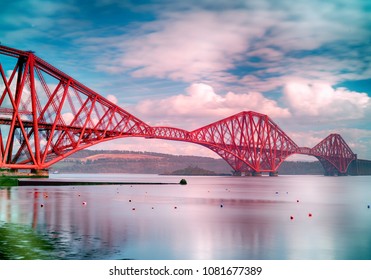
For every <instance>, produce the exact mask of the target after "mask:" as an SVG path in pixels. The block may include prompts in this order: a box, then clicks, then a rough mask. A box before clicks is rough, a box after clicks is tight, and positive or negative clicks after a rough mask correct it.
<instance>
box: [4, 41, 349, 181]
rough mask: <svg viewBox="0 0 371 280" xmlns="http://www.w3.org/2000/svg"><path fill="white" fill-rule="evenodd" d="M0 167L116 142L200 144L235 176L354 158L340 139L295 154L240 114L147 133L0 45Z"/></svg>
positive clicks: (269, 129) (340, 165)
mask: <svg viewBox="0 0 371 280" xmlns="http://www.w3.org/2000/svg"><path fill="white" fill-rule="evenodd" d="M0 74H1V78H0V125H1V126H0V168H7V169H31V170H35V171H37V170H45V169H47V168H49V167H50V166H51V165H53V164H54V163H56V162H58V161H60V160H62V159H64V158H65V157H67V156H69V155H71V154H73V153H75V152H77V151H79V150H82V149H85V148H87V147H90V146H92V145H95V144H98V143H101V142H103V141H108V140H112V139H118V138H123V137H145V138H156V139H166V140H174V141H184V142H190V143H195V144H199V145H202V146H205V147H207V148H209V149H210V150H212V151H214V152H215V153H217V154H218V155H219V156H221V157H222V158H223V159H224V160H225V161H227V162H228V163H229V165H230V166H231V167H232V168H233V170H234V171H235V173H236V174H240V173H241V174H242V173H255V174H256V173H261V172H270V173H271V174H274V173H275V172H277V169H278V167H279V166H280V164H281V163H282V162H283V161H284V160H285V159H286V158H287V157H289V156H290V155H293V154H306V155H311V156H314V157H316V158H318V160H319V161H320V162H321V163H322V165H323V167H324V169H325V173H326V174H329V175H332V174H338V175H342V174H346V173H347V169H348V167H349V165H350V163H351V162H352V161H353V160H355V159H356V155H355V154H354V153H353V152H352V150H351V149H350V148H349V146H348V145H347V144H346V143H345V141H344V139H343V138H342V137H341V136H340V135H339V134H331V135H329V136H328V137H326V138H325V139H324V140H323V141H321V142H320V143H319V144H317V145H316V146H314V147H313V148H305V147H299V146H298V145H297V144H296V143H295V142H294V141H293V140H292V139H290V137H289V136H287V135H286V133H285V132H284V131H282V130H281V129H280V128H279V126H278V125H277V124H276V123H274V122H273V121H272V120H271V119H270V118H269V117H268V116H267V115H263V114H260V113H256V112H251V111H247V112H246V111H244V112H240V113H238V114H236V115H233V116H230V117H228V118H225V119H222V120H220V121H217V122H214V123H212V124H209V125H207V126H204V127H201V128H199V129H196V130H193V131H187V130H183V129H179V128H173V127H154V126H150V125H148V124H146V123H145V122H143V121H142V120H140V119H138V118H136V117H135V116H133V115H132V114H130V113H128V112H127V111H125V110H124V109H122V108H121V107H119V106H117V105H116V104H114V103H112V102H110V101H109V100H107V99H106V98H104V97H102V96H101V95H99V94H98V93H96V92H94V91H93V90H91V89H89V88H88V87H86V86H84V85H83V84H81V83H79V82H78V81H76V80H75V79H73V78H72V77H70V76H68V75H67V74H65V73H63V72H62V71H60V70H58V69H57V68H55V67H54V66H52V65H50V64H49V63H47V62H45V61H44V60H42V59H41V58H39V57H37V56H36V55H34V53H33V52H31V51H21V50H17V49H13V48H9V47H5V46H0Z"/></svg>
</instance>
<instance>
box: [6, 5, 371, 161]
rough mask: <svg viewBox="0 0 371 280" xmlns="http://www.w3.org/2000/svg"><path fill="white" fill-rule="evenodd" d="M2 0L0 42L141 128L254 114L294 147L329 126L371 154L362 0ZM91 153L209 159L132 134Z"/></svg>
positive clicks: (367, 18) (370, 30)
mask: <svg viewBox="0 0 371 280" xmlns="http://www.w3.org/2000/svg"><path fill="white" fill-rule="evenodd" d="M0 2H1V9H0V42H1V44H3V45H6V46H9V47H13V48H17V49H22V50H32V51H35V53H36V55H37V56H39V57H41V58H42V59H44V60H46V61H47V62H49V63H50V64H52V65H53V66H55V67H57V68H59V69H60V70H62V71H63V72H65V73H67V74H68V75H70V76H72V77H73V78H75V79H76V80H78V81H80V82H81V83H83V84H85V85H86V86H88V87H90V88H91V89H93V90H94V91H96V92H98V93H99V94H101V95H102V96H104V97H106V98H108V99H109V100H111V101H113V102H115V103H116V104H118V105H119V106H121V107H122V108H124V109H125V110H127V111H128V112H130V113H132V114H133V115H135V116H136V117H138V118H140V119H141V120H143V121H144V122H146V123H148V124H150V125H166V126H173V127H178V128H182V129H187V130H194V129H197V128H199V127H201V126H204V125H207V124H209V123H211V122H214V121H217V120H219V119H223V118H225V117H228V116H230V115H233V114H236V113H239V112H241V111H256V112H259V113H263V114H267V115H269V116H270V117H271V118H272V119H273V121H274V122H275V123H277V124H278V125H279V126H280V127H281V128H282V129H283V130H284V131H285V132H286V133H287V134H288V135H289V137H290V138H292V139H293V140H294V141H295V142H296V143H297V144H298V145H299V146H306V147H313V146H314V145H316V144H317V143H318V142H320V141H321V140H322V139H323V138H325V137H326V136H327V135H329V134H330V133H339V134H341V135H342V136H343V138H344V139H345V140H346V142H347V143H348V145H349V146H350V147H351V149H352V150H353V152H354V153H356V154H358V158H362V159H370V160H371V121H370V120H371V1H369V0H329V1H322V0H321V1H319V0H313V1H302V0H282V1H276V0H235V1H231V0H188V1H187V0H184V1H171V0H157V1H155V0H147V1H144V0H143V1H134V0H132V1H125V0H87V1H78V0H64V1H55V0H51V1H48V0H13V1H5V0H0ZM93 149H121V150H134V151H150V152H159V153H173V154H180V155H201V156H212V157H218V156H217V155H216V154H214V153H213V152H211V151H209V150H208V149H206V148H204V147H201V146H198V145H195V144H189V143H181V142H171V141H164V140H145V139H140V138H131V139H130V138H128V139H120V140H115V141H110V142H106V143H102V144H99V145H97V146H94V147H93ZM297 158H300V157H297ZM306 158H308V157H306ZM309 158H310V157H309ZM293 159H295V157H293ZM308 160H314V158H310V159H308Z"/></svg>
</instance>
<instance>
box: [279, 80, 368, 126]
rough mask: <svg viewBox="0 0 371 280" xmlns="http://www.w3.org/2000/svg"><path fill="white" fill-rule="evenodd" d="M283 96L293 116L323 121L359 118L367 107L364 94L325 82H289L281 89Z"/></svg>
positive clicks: (364, 113)
mask: <svg viewBox="0 0 371 280" xmlns="http://www.w3.org/2000/svg"><path fill="white" fill-rule="evenodd" d="M283 93H284V99H285V100H286V102H287V105H288V106H289V108H290V111H292V112H293V114H294V115H296V116H299V117H310V120H311V121H313V118H316V119H321V120H323V121H329V122H332V121H339V120H352V119H360V118H363V117H364V116H365V115H366V113H367V111H368V110H370V109H371V106H370V105H371V101H370V97H369V96H368V95H367V94H366V93H360V92H355V91H349V90H347V89H345V88H337V89H334V88H333V87H331V86H330V85H328V84H307V83H303V82H290V83H287V84H286V86H285V88H284V91H283Z"/></svg>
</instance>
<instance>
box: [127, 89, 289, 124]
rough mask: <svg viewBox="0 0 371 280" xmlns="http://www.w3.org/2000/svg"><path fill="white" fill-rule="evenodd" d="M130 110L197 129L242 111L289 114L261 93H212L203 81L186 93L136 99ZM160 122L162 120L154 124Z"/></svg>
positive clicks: (275, 116) (272, 114) (272, 115)
mask: <svg viewBox="0 0 371 280" xmlns="http://www.w3.org/2000/svg"><path fill="white" fill-rule="evenodd" d="M133 111H135V112H136V113H138V115H141V116H142V117H141V118H142V119H144V120H145V119H153V118H158V119H161V120H165V119H167V118H168V117H169V116H170V117H171V119H172V120H173V123H166V125H172V126H177V125H180V127H181V128H186V129H196V128H198V127H194V126H197V125H198V126H201V125H206V124H208V123H207V121H209V122H211V121H216V120H219V119H222V118H226V117H228V116H230V115H234V114H236V113H239V112H241V111H257V112H260V113H263V114H268V115H269V116H270V117H272V118H287V117H290V112H289V111H288V109H286V108H281V107H279V106H278V104H277V102H276V101H274V100H271V99H267V98H265V97H264V96H263V95H262V94H261V93H258V92H249V93H243V94H237V93H234V92H228V93H227V94H225V95H222V94H217V93H215V91H214V89H213V88H212V87H211V86H209V85H207V84H204V83H195V84H192V85H191V86H190V87H188V88H187V90H186V93H185V94H178V95H174V96H171V97H168V98H164V99H146V100H144V101H141V102H139V103H138V105H137V106H136V107H135V108H133ZM185 119H186V120H187V122H186V123H185V121H184V120H185ZM159 124H164V123H158V122H157V123H156V125H159ZM185 126H187V127H185Z"/></svg>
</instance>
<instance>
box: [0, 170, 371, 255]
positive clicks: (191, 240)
mask: <svg viewBox="0 0 371 280" xmlns="http://www.w3.org/2000/svg"><path fill="white" fill-rule="evenodd" d="M111 176H112V175H111ZM110 179H112V177H111V178H110ZM118 179H120V180H122V178H118ZM132 179H133V178H132V177H131V178H130V180H132ZM146 179H147V180H149V179H150V177H146ZM137 180H138V181H140V180H141V178H137ZM152 180H153V178H152ZM156 180H157V181H158V180H159V179H158V177H156ZM163 180H170V179H169V178H168V177H165V178H164V179H163ZM171 180H172V181H177V179H174V178H171ZM370 181H371V178H369V177H342V178H327V177H322V176H320V177H316V176H281V177H278V178H223V177H191V178H189V179H188V183H189V184H188V185H187V186H179V185H135V186H130V185H121V186H120V185H110V186H76V187H72V186H64V187H36V188H35V187H13V188H7V189H1V190H0V223H1V224H0V230H4V229H7V231H3V232H2V234H5V235H9V234H10V233H9V230H8V228H9V227H11V226H10V225H22V226H23V228H27V230H28V233H31V232H32V234H35V235H37V236H38V238H40V240H43V242H46V244H49V245H50V246H49V247H48V250H49V252H48V254H46V255H47V256H48V257H50V258H56V259H58V258H61V259H371V253H370V252H371V236H370V235H369V232H370V230H371V210H369V209H367V204H370V203H369V201H367V199H369V200H371V195H370V194H371V191H370V190H369V187H368V186H369V183H370ZM309 213H310V214H311V216H310V215H309ZM291 216H292V217H293V219H290V217H291ZM17 236H19V238H18V239H17V240H14V239H12V241H11V242H10V243H11V246H18V245H19V244H22V242H24V238H23V235H22V234H18V235H17ZM24 236H27V234H24ZM35 244H36V243H35V242H33V243H30V246H31V247H35V248H36V247H37V245H35ZM3 246H5V247H7V246H8V247H9V246H10V245H9V244H2V247H3ZM5 247H4V248H5ZM9 248H11V247H9ZM42 248H44V247H42ZM45 248H46V247H45ZM37 250H39V251H41V252H43V251H47V250H46V249H37ZM3 251H4V250H3ZM8 251H9V250H8ZM44 255H45V254H44ZM44 255H42V254H41V255H40V256H36V257H34V258H44V257H43V256H44ZM18 257H22V256H17V257H15V256H11V255H7V254H2V255H1V254H0V258H18ZM45 258H47V257H45Z"/></svg>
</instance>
